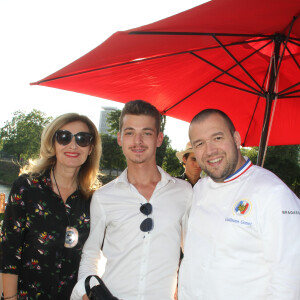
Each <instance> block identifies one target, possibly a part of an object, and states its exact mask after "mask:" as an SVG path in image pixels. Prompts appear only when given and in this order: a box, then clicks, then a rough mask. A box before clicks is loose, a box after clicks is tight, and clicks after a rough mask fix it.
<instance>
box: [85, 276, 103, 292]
mask: <svg viewBox="0 0 300 300" xmlns="http://www.w3.org/2000/svg"><path fill="white" fill-rule="evenodd" d="M92 277H95V278H96V279H97V280H98V282H99V283H100V284H102V282H103V281H102V280H101V279H100V277H99V276H97V275H89V276H88V277H87V278H86V279H85V282H84V285H85V291H86V294H87V295H89V294H90V291H91V288H90V279H91V278H92Z"/></svg>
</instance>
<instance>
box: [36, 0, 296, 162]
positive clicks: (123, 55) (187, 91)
mask: <svg viewBox="0 0 300 300" xmlns="http://www.w3.org/2000/svg"><path fill="white" fill-rule="evenodd" d="M299 14H300V3H299V1H298V0H263V1H261V0H251V1H249V0H213V1H211V2H208V3H205V4H202V5H200V6H197V7H195V8H192V9H190V10H187V11H185V12H182V13H180V14H177V15H174V16H172V17H169V18H166V19H163V20H161V21H158V22H155V23H153V24H149V25H146V26H142V27H139V28H136V29H132V30H128V31H124V32H117V33H115V34H114V35H112V36H111V37H110V38H109V39H107V40H106V41H105V42H104V43H102V44H101V45H99V46H98V47H97V48H95V49H94V50H92V51H91V52H89V53H88V54H86V55H84V56H83V57H81V58H79V59H78V60H76V61H74V62H73V63H71V64H70V65H68V66H66V67H64V68H63V69H61V70H59V71H57V72H55V73H54V74H52V75H50V76H48V77H46V78H44V79H43V80H40V81H38V82H35V83H33V84H38V85H44V86H49V87H55V88H59V89H64V90H70V91H75V92H79V93H83V94H87V95H93V96H97V97H101V98H105V99H109V100H113V101H119V102H123V103H126V102H127V101H130V100H134V99H143V100H146V101H148V102H151V103H152V104H153V105H155V106H156V107H157V108H158V109H159V110H160V112H161V113H162V114H165V115H168V116H172V117H174V118H178V119H181V120H185V121H190V120H191V119H192V117H193V116H194V115H195V114H196V113H198V112H199V111H200V110H202V109H205V108H218V109H221V110H223V111H225V112H226V113H227V114H228V115H229V117H230V118H232V120H233V122H234V124H235V125H236V127H237V130H238V131H239V132H240V134H241V137H242V144H243V146H258V145H260V153H259V157H258V164H260V165H261V164H262V160H263V153H264V150H265V146H266V144H268V145H291V144H300V134H299V133H298V132H299V129H300V118H299V112H300V18H299ZM270 129H271V130H270ZM268 132H269V136H268Z"/></svg>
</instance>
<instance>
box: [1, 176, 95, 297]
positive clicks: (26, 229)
mask: <svg viewBox="0 0 300 300" xmlns="http://www.w3.org/2000/svg"><path fill="white" fill-rule="evenodd" d="M67 226H72V227H75V228H76V229H77V231H78V233H79V240H78V244H77V245H76V246H75V247H73V248H66V247H64V243H65V234H66V227H67ZM89 229H90V200H84V199H83V198H82V196H81V194H80V192H79V191H76V192H75V193H73V194H72V195H71V196H70V197H69V198H68V199H67V201H66V204H64V202H63V200H62V199H61V198H60V197H59V196H58V195H56V194H55V193H54V192H53V191H52V188H51V179H50V171H47V172H46V173H45V174H44V175H43V176H40V177H39V178H35V179H33V180H31V179H29V177H28V175H21V176H20V177H19V178H18V179H17V180H16V181H15V183H14V184H13V187H12V189H11V192H10V195H9V202H8V204H7V206H6V209H5V217H4V223H3V227H2V232H1V236H0V250H1V251H2V253H3V258H2V261H1V264H0V272H2V273H10V274H17V275H18V292H19V299H39V300H44V299H55V300H57V299H62V300H67V299H70V295H71V292H72V289H73V287H74V285H75V283H76V282H77V274H78V268H79V262H80V256H81V252H82V247H83V245H84V242H85V241H86V239H87V237H88V234H89Z"/></svg>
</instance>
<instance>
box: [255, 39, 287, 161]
mask: <svg viewBox="0 0 300 300" xmlns="http://www.w3.org/2000/svg"><path fill="white" fill-rule="evenodd" d="M274 42H275V47H274V55H273V57H274V59H272V60H271V68H270V79H269V87H268V92H267V93H266V109H265V115H264V122H263V127H262V133H261V136H260V143H259V149H258V155H257V163H256V164H257V165H258V166H261V167H263V164H264V160H265V155H266V150H267V149H266V147H267V138H268V133H269V126H270V116H271V112H272V104H273V101H274V99H275V92H274V89H275V81H276V79H277V75H276V74H277V72H278V69H277V67H278V62H279V53H280V46H281V43H282V40H281V38H280V37H279V36H275V38H274Z"/></svg>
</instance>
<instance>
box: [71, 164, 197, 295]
mask: <svg viewBox="0 0 300 300" xmlns="http://www.w3.org/2000/svg"><path fill="white" fill-rule="evenodd" d="M158 170H159V172H160V173H161V181H159V182H158V184H157V185H156V188H155V190H154V192H153V194H152V197H151V199H150V201H149V202H150V203H151V204H152V207H153V210H152V213H151V215H149V217H151V218H152V219H153V221H154V227H153V230H151V231H150V232H142V231H141V230H140V224H141V222H142V221H143V220H144V219H145V218H147V216H145V215H144V214H142V213H141V212H140V207H141V205H142V204H144V203H147V200H146V199H145V198H144V197H143V196H142V195H141V194H140V193H139V192H138V191H137V189H136V188H135V187H134V186H133V185H132V184H130V183H129V182H128V180H127V169H126V170H125V171H124V172H123V173H122V174H121V175H120V177H119V178H117V179H115V180H113V181H112V182H110V183H108V184H107V185H105V186H103V187H102V188H101V189H99V190H98V191H96V192H95V193H94V195H93V198H92V202H91V231H90V235H89V238H88V240H87V241H86V243H85V245H84V248H83V254H82V258H81V263H80V268H79V276H78V278H79V281H78V282H77V284H76V286H75V288H74V290H73V293H72V296H71V299H72V300H79V299H82V296H83V295H84V294H85V288H84V280H85V278H86V277H87V276H88V275H91V274H96V273H97V268H98V260H99V258H100V253H101V246H102V242H103V238H104V232H105V230H106V233H105V238H104V243H103V250H102V251H103V255H104V256H105V257H106V259H107V263H106V267H105V272H104V274H103V276H102V279H103V281H104V282H105V284H106V285H107V287H108V288H109V289H110V291H111V292H112V294H113V295H114V296H115V297H118V298H120V299H123V300H137V299H140V300H173V299H174V293H175V289H176V284H177V270H178V264H179V256H180V246H181V241H182V227H184V223H185V220H186V213H187V212H188V210H189V208H190V205H191V199H192V188H191V185H190V184H189V183H187V182H185V181H183V180H180V179H176V178H174V177H171V176H170V175H169V174H167V173H166V172H164V171H163V170H162V169H161V168H159V167H158Z"/></svg>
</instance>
